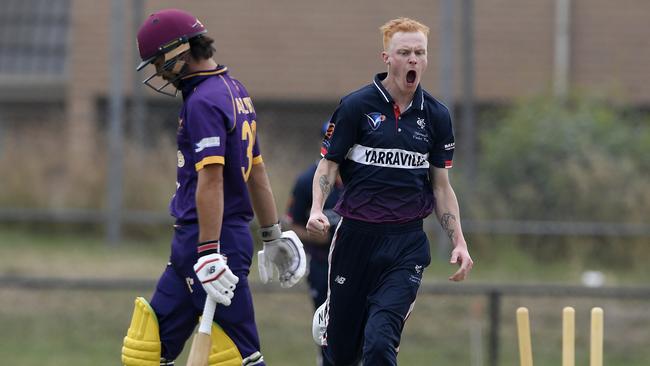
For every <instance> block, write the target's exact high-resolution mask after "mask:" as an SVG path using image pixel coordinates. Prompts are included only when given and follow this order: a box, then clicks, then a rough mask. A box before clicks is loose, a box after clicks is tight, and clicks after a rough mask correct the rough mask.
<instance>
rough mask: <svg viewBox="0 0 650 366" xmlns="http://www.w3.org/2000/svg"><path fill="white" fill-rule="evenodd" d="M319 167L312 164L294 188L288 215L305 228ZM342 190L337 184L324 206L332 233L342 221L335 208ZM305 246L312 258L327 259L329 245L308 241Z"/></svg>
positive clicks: (301, 175) (297, 180)
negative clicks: (313, 185) (315, 256)
mask: <svg viewBox="0 0 650 366" xmlns="http://www.w3.org/2000/svg"><path fill="white" fill-rule="evenodd" d="M317 167H318V164H312V165H311V166H310V167H309V168H307V170H305V171H304V172H302V173H301V174H300V176H299V177H298V179H296V183H295V184H294V186H293V191H292V192H291V201H290V202H289V208H288V212H287V215H288V216H289V217H290V218H291V220H292V221H293V223H294V224H296V225H302V226H305V225H307V221H309V211H310V210H311V202H312V184H313V181H314V175H315V174H316V168H317ZM341 190H342V187H340V186H339V185H338V184H335V185H334V187H333V188H332V192H331V193H330V195H329V196H328V197H327V200H326V201H325V205H324V206H323V213H324V214H325V215H326V216H327V217H328V219H329V220H330V225H332V228H331V229H332V231H333V229H334V228H335V227H336V224H337V223H338V221H339V220H340V216H339V215H338V214H336V213H334V211H333V208H334V206H335V205H336V202H337V201H338V199H339V196H340V194H341ZM330 239H331V238H330ZM303 244H305V249H306V250H307V251H308V252H310V253H311V254H312V256H313V255H315V254H316V253H318V255H320V256H321V257H322V258H323V259H327V254H328V252H329V245H318V244H314V243H312V242H310V241H308V240H307V241H304V242H303Z"/></svg>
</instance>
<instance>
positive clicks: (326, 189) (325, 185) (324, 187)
mask: <svg viewBox="0 0 650 366" xmlns="http://www.w3.org/2000/svg"><path fill="white" fill-rule="evenodd" d="M318 183H319V184H320V190H321V192H323V199H326V198H327V196H329V195H330V191H331V190H332V183H330V181H329V180H327V176H326V175H321V176H320V178H318Z"/></svg>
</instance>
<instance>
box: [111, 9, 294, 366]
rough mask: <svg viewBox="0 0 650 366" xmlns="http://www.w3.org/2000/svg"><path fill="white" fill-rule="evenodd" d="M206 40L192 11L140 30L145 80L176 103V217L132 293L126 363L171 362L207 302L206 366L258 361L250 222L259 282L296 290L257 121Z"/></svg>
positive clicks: (161, 15) (161, 17) (168, 12)
mask: <svg viewBox="0 0 650 366" xmlns="http://www.w3.org/2000/svg"><path fill="white" fill-rule="evenodd" d="M213 42H214V41H213V39H211V38H210V37H208V36H207V35H206V29H205V27H204V26H203V24H202V23H201V22H200V21H199V20H198V19H197V18H196V17H194V16H193V15H191V14H189V13H187V12H185V11H182V10H177V9H165V10H160V11H157V12H155V13H154V14H152V15H151V16H149V18H147V19H146V21H145V22H144V24H142V26H141V27H140V29H139V31H138V35H137V45H138V50H139V53H140V57H141V59H142V62H141V63H140V65H138V67H137V70H138V71H140V70H142V69H144V68H145V67H146V66H147V65H152V66H150V68H155V72H154V73H153V74H152V75H151V76H149V77H147V78H146V79H145V80H144V83H145V84H146V85H148V86H150V87H152V88H153V89H154V90H156V91H157V92H161V93H163V94H167V95H171V96H175V95H176V94H178V93H180V94H181V95H182V98H183V105H182V107H181V110H180V113H179V116H178V128H177V133H176V140H177V144H178V150H177V153H176V154H177V156H176V158H177V179H176V193H175V194H174V196H173V198H172V200H171V203H170V213H171V215H172V216H173V217H174V218H175V224H174V235H173V239H172V243H171V255H170V259H169V263H167V266H166V268H165V270H164V272H163V273H162V275H161V277H160V279H159V280H158V283H157V285H156V289H155V291H154V293H153V296H152V297H151V299H150V301H147V300H145V299H144V298H142V297H139V298H137V299H136V300H135V308H134V311H133V315H132V320H131V325H130V327H129V329H128V333H127V336H126V337H125V338H124V345H123V348H122V364H123V365H125V366H158V365H161V366H162V365H174V360H175V359H176V358H177V357H178V355H179V354H180V353H181V351H182V350H183V347H184V345H185V342H186V341H187V340H188V339H189V338H190V336H191V334H192V332H193V330H194V328H195V326H196V324H197V322H198V320H199V316H200V315H201V313H202V310H203V307H204V304H205V302H206V296H209V297H210V298H211V299H212V300H214V302H216V303H217V304H218V305H217V307H216V312H215V315H214V319H213V323H212V330H211V337H212V346H211V349H210V355H209V364H210V365H211V366H240V365H244V366H250V365H264V364H265V363H264V357H263V356H262V353H261V352H260V342H259V337H258V333H257V327H256V325H255V318H254V312H253V300H252V296H251V292H250V288H249V284H248V279H247V278H248V274H249V270H250V266H251V263H252V257H253V238H252V236H251V233H250V230H249V224H250V222H251V221H252V219H253V217H254V214H256V215H257V221H258V223H259V224H260V227H261V229H260V236H261V238H262V240H263V250H261V251H260V252H258V262H259V274H260V278H261V280H262V282H263V283H267V282H269V281H271V280H272V279H274V278H277V279H278V280H279V282H280V285H281V286H282V287H291V286H293V285H295V284H296V283H297V282H298V281H299V280H300V278H301V277H302V276H303V275H304V273H305V265H306V259H305V252H304V250H303V246H302V243H301V242H300V240H299V239H298V237H297V236H296V235H295V233H293V232H291V231H288V232H284V233H283V232H281V230H280V226H279V224H278V215H277V209H276V205H275V200H274V197H273V192H272V190H271V186H270V184H269V180H268V176H267V173H266V169H265V167H264V162H263V160H262V155H261V152H260V146H259V142H258V140H257V117H256V114H255V108H254V107H253V103H252V101H251V98H250V96H249V95H248V92H247V91H246V88H245V87H244V85H242V83H240V82H239V81H238V80H236V79H234V78H233V77H231V76H230V74H229V72H228V68H227V67H226V66H223V65H219V64H217V63H216V62H215V61H214V60H213V58H212V57H213V54H214V52H215V49H214V47H213Z"/></svg>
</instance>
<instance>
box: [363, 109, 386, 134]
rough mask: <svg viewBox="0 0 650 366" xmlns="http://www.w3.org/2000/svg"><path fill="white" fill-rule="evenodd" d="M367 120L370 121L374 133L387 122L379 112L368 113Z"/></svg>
mask: <svg viewBox="0 0 650 366" xmlns="http://www.w3.org/2000/svg"><path fill="white" fill-rule="evenodd" d="M366 118H367V119H368V124H369V125H370V128H372V130H373V131H374V130H376V129H377V128H378V127H379V125H380V124H381V123H382V122H384V121H385V120H386V116H384V115H383V114H381V113H379V112H371V113H368V114H366Z"/></svg>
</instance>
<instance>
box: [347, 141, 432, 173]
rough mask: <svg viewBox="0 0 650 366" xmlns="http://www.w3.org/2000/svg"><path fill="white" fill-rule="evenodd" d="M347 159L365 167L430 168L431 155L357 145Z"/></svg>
mask: <svg viewBox="0 0 650 366" xmlns="http://www.w3.org/2000/svg"><path fill="white" fill-rule="evenodd" d="M347 159H349V160H352V161H354V162H357V163H359V164H364V165H374V166H380V167H386V168H398V169H423V168H429V153H426V154H421V153H418V152H415V151H409V150H402V149H381V148H373V147H367V146H363V145H359V144H356V145H354V146H352V148H351V149H350V151H349V152H348V155H347Z"/></svg>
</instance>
